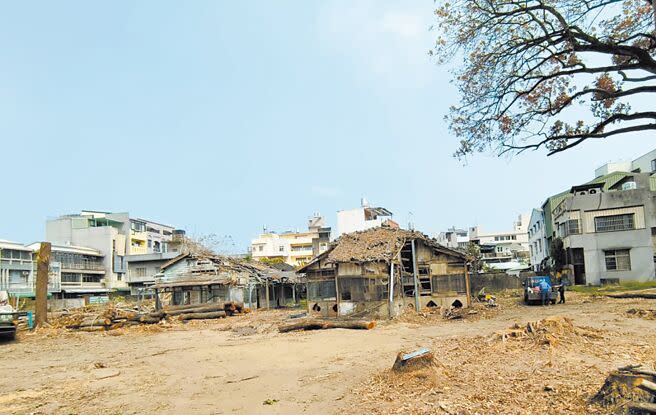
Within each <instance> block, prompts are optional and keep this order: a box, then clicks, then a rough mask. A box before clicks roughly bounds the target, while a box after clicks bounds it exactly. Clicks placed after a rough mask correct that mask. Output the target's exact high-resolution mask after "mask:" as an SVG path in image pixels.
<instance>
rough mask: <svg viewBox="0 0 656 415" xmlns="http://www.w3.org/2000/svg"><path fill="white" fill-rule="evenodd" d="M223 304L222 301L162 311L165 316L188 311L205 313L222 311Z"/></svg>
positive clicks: (187, 312)
mask: <svg viewBox="0 0 656 415" xmlns="http://www.w3.org/2000/svg"><path fill="white" fill-rule="evenodd" d="M224 309H225V306H224V304H223V303H216V304H214V305H203V306H201V305H197V306H196V307H193V308H185V309H182V310H171V311H168V310H165V311H164V313H165V314H166V315H167V316H177V315H180V314H189V313H207V312H211V311H224Z"/></svg>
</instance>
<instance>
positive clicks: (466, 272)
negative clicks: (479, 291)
mask: <svg viewBox="0 0 656 415" xmlns="http://www.w3.org/2000/svg"><path fill="white" fill-rule="evenodd" d="M465 291H466V292H467V293H466V294H467V307H471V282H470V281H469V269H468V267H467V263H466V262H465Z"/></svg>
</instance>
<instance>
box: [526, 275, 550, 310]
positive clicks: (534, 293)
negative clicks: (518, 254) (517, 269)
mask: <svg viewBox="0 0 656 415" xmlns="http://www.w3.org/2000/svg"><path fill="white" fill-rule="evenodd" d="M544 280H546V281H547V282H548V283H549V285H550V286H551V290H550V291H549V293H548V294H549V295H548V299H549V302H551V304H556V300H557V299H558V291H557V290H556V289H555V288H554V285H553V283H552V282H551V277H550V276H548V275H543V276H537V277H526V279H525V280H524V282H523V283H522V285H523V286H524V303H526V304H531V303H538V304H541V303H542V295H541V293H540V283H541V282H542V281H544Z"/></svg>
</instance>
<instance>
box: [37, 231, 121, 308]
mask: <svg viewBox="0 0 656 415" xmlns="http://www.w3.org/2000/svg"><path fill="white" fill-rule="evenodd" d="M28 248H29V249H31V250H32V252H34V255H35V257H36V254H37V253H38V252H39V249H40V248H41V243H40V242H35V243H33V244H31V245H28ZM103 257H104V255H103V254H102V253H101V252H100V251H98V250H97V249H93V248H87V247H82V246H71V245H55V244H53V245H51V248H50V263H51V265H52V264H54V265H55V267H54V270H52V269H51V272H54V273H58V274H59V275H58V277H57V278H58V280H59V281H60V287H61V288H60V291H59V293H60V295H61V297H62V298H72V297H80V296H85V295H102V294H107V293H108V292H109V289H108V288H107V287H105V285H104V282H105V267H104V265H103V262H104V258H103ZM51 268H52V266H51Z"/></svg>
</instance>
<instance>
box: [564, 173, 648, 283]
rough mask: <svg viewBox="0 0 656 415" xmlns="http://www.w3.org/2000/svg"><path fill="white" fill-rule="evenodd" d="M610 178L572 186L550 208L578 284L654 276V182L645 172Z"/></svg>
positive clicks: (642, 278)
mask: <svg viewBox="0 0 656 415" xmlns="http://www.w3.org/2000/svg"><path fill="white" fill-rule="evenodd" d="M610 176H612V177H613V180H610V179H608V178H607V180H602V181H597V182H591V183H586V184H584V185H580V186H574V187H572V188H571V189H570V191H569V192H568V194H567V195H565V196H564V197H561V198H560V200H559V202H558V203H557V204H556V205H555V206H554V207H553V209H552V212H551V216H552V220H553V233H554V237H558V238H561V239H562V241H563V246H564V248H565V253H566V256H565V257H566V259H567V264H569V265H571V266H572V268H573V271H574V279H575V281H574V282H575V283H576V284H593V285H598V284H603V283H610V282H620V281H625V280H633V281H646V280H653V279H654V278H655V267H654V237H655V235H656V206H655V202H654V197H655V196H656V193H655V192H654V190H656V189H655V188H654V183H653V180H652V177H651V176H650V174H648V173H622V174H620V176H621V178H619V179H618V178H617V173H611V175H610Z"/></svg>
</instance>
